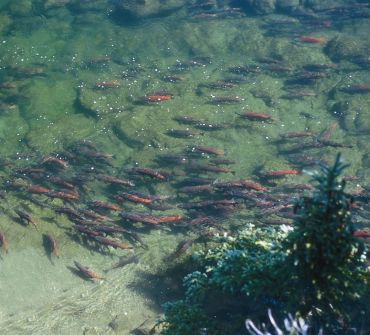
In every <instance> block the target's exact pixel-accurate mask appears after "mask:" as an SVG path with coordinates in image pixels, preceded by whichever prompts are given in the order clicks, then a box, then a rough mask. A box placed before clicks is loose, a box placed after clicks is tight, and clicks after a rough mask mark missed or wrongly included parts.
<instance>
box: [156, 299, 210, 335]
mask: <svg viewBox="0 0 370 335" xmlns="http://www.w3.org/2000/svg"><path fill="white" fill-rule="evenodd" d="M163 308H164V312H165V319H164V320H162V325H163V330H162V332H161V334H162V335H201V334H202V329H204V328H205V326H207V325H208V324H209V323H210V322H209V320H208V318H207V317H206V315H205V313H204V310H203V309H202V308H201V307H200V306H199V305H196V304H189V303H187V302H185V301H183V300H179V301H176V302H173V303H166V304H164V306H163Z"/></svg>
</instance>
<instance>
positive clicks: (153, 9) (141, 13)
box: [112, 0, 186, 19]
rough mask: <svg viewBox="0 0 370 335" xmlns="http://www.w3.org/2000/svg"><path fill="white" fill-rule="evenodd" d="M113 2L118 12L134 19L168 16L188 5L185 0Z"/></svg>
mask: <svg viewBox="0 0 370 335" xmlns="http://www.w3.org/2000/svg"><path fill="white" fill-rule="evenodd" d="M112 2H113V4H114V8H115V12H116V14H118V15H123V16H124V17H130V18H132V19H142V18H148V17H160V16H167V15H169V14H171V13H173V12H175V11H177V10H179V9H180V8H182V7H184V6H185V5H186V1H185V0H165V1H163V0H150V1H149V0H114V1H112Z"/></svg>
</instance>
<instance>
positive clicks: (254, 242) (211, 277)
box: [185, 224, 288, 299]
mask: <svg viewBox="0 0 370 335" xmlns="http://www.w3.org/2000/svg"><path fill="white" fill-rule="evenodd" d="M287 231H288V230H287V229H286V228H285V227H284V229H282V228H272V227H268V228H263V229H261V228H257V227H255V226H254V225H252V224H250V225H248V226H247V227H246V228H245V229H244V230H243V231H242V232H240V233H239V235H238V237H236V238H235V237H226V238H222V239H220V242H221V243H220V245H219V246H216V247H215V248H212V249H208V250H206V251H203V252H199V253H198V254H196V255H195V259H196V260H197V261H198V263H199V264H200V266H201V267H202V268H203V269H204V270H203V272H202V273H200V272H194V273H192V274H190V275H188V276H187V277H185V287H186V289H187V291H186V292H187V296H188V297H191V298H192V299H196V298H197V297H196V296H198V297H199V295H204V290H205V289H210V288H215V289H217V290H220V289H221V290H222V291H224V292H225V293H229V294H243V295H244V296H249V295H251V294H252V295H253V296H256V295H259V294H260V292H257V291H259V290H260V289H261V288H262V289H263V287H270V286H271V285H273V284H274V283H273V281H274V280H275V278H274V272H275V271H274V265H275V263H276V262H277V260H282V259H283V258H284V254H283V253H282V252H281V249H280V246H281V242H282V241H283V239H284V238H285V237H286V236H287ZM194 292H196V294H194Z"/></svg>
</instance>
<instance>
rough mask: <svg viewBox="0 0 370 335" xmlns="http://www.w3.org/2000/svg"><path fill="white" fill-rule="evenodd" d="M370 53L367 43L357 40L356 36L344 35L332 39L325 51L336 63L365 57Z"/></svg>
mask: <svg viewBox="0 0 370 335" xmlns="http://www.w3.org/2000/svg"><path fill="white" fill-rule="evenodd" d="M369 51H370V48H369V46H368V45H366V43H364V42H363V41H360V40H358V39H357V40H356V39H355V38H354V36H346V35H344V34H341V35H340V36H337V37H334V38H333V39H331V40H330V41H329V42H328V43H327V45H326V47H325V49H324V52H325V53H326V55H327V56H328V57H329V58H330V59H331V60H332V61H334V62H339V61H341V60H350V59H353V58H356V57H363V56H366V55H367V53H368V52H369Z"/></svg>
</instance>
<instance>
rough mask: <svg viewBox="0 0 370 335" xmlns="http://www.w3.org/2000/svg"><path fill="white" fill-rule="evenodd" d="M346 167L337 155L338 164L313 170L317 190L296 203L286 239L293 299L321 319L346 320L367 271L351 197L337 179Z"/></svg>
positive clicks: (286, 267) (285, 268) (303, 308)
mask: <svg viewBox="0 0 370 335" xmlns="http://www.w3.org/2000/svg"><path fill="white" fill-rule="evenodd" d="M345 167H346V165H343V164H342V163H341V161H340V156H339V155H338V156H337V158H336V161H335V163H334V165H333V167H327V166H321V173H316V174H314V176H313V177H314V178H313V179H314V182H317V188H316V192H315V193H314V195H313V196H312V197H307V198H302V199H301V200H300V201H299V202H298V203H297V205H296V213H297V214H298V219H297V220H296V221H295V226H294V230H293V231H292V232H291V233H290V234H289V236H288V238H287V240H286V241H285V242H284V243H283V247H284V249H285V250H287V257H286V260H285V262H284V266H283V267H282V268H281V269H282V271H283V272H285V273H290V277H289V278H290V280H289V281H287V284H288V285H287V288H286V292H287V294H288V295H289V296H290V297H291V298H290V299H289V300H290V303H291V304H292V305H293V306H294V307H296V308H298V310H300V311H301V312H302V313H303V314H307V313H310V314H312V315H313V318H314V319H315V318H317V321H318V322H320V323H323V322H324V323H333V322H334V320H338V319H341V320H342V321H343V319H344V318H345V317H346V316H347V313H346V309H348V306H349V304H351V303H353V302H354V301H355V300H356V299H358V298H359V296H360V295H361V294H362V293H363V290H364V288H365V287H366V278H367V277H368V272H366V270H365V267H364V258H363V257H362V256H363V252H364V248H363V245H362V243H360V242H359V241H358V240H356V239H355V237H354V236H353V232H354V230H355V229H354V225H353V223H352V221H351V205H352V199H351V197H350V196H349V195H347V194H346V193H345V182H344V181H339V179H338V177H339V176H340V174H341V173H342V171H343V169H344V168H345ZM291 288H293V290H292V289H291ZM294 297H295V299H294Z"/></svg>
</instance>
